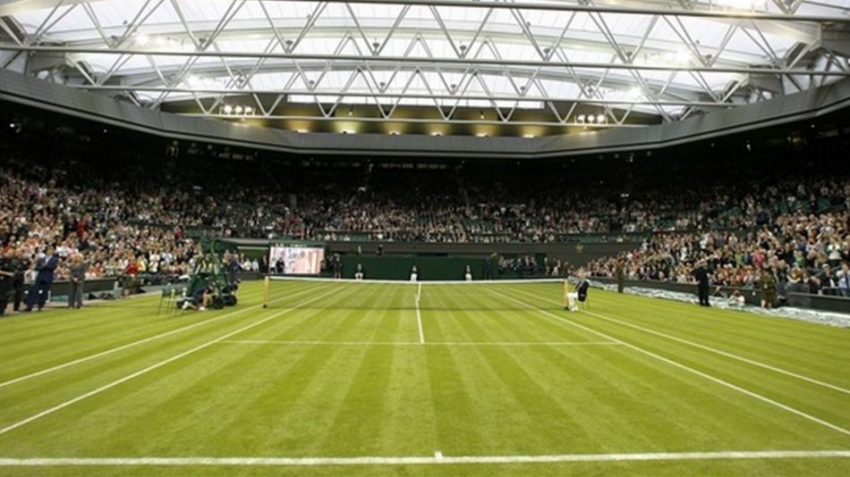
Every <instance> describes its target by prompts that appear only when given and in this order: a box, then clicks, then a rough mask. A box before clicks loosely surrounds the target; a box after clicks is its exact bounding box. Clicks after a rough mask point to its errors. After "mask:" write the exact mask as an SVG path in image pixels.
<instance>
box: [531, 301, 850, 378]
mask: <svg viewBox="0 0 850 477" xmlns="http://www.w3.org/2000/svg"><path fill="white" fill-rule="evenodd" d="M517 293H520V294H523V295H525V296H528V297H532V296H534V295H530V294H528V293H525V292H523V291H520V290H517ZM535 298H539V297H535ZM543 301H547V302H549V303H555V302H554V301H552V300H546V299H543ZM582 311H583V312H584V313H586V314H588V315H591V316H595V317H597V318H602V319H603V320H607V321H610V322H612V323H617V324H620V325H623V326H628V327H629V328H634V329H636V330H641V331H643V332H646V333H649V334H653V335H655V336H660V337H662V338H666V339H668V340H671V341H676V342H677V343H682V344H686V345H688V346H693V347H695V348H699V349H701V350H704V351H708V352H710V353H715V354H719V355H721V356H725V357H727V358H731V359H734V360H737V361H741V362H743V363H747V364H751V365H753V366H757V367H759V368H763V369H767V370H770V371H773V372H775V373H779V374H782V375H785V376H789V377H792V378H795V379H799V380H802V381H806V382H807V383H811V384H816V385H818V386H823V387H825V388H829V389H832V390H833V391H838V392H841V393H844V394H850V389H847V388H843V387H841V386H836V385H835V384H830V383H827V382H824V381H819V380H817V379H814V378H810V377H808V376H804V375H802V374H797V373H794V372H792V371H788V370H785V369H782V368H777V367H776V366H771V365H769V364H765V363H762V362H759V361H754V360H752V359H749V358H745V357H743V356H738V355H736V354H732V353H729V352H726V351H722V350H719V349H717V348H712V347H710V346H706V345H702V344H699V343H695V342H693V341H689V340H686V339H682V338H677V337H675V336H672V335H668V334H666V333H662V332H660V331H655V330H652V329H650V328H646V327H643V326H640V325H635V324H632V323H629V322H626V321H622V320H618V319H616V318H611V317H610V316H605V315H600V314H599V313H594V312H592V311H587V310H582Z"/></svg>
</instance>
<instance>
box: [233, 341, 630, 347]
mask: <svg viewBox="0 0 850 477" xmlns="http://www.w3.org/2000/svg"><path fill="white" fill-rule="evenodd" d="M219 343H222V344H245V345H264V344H280V345H292V346H324V345H326V346H420V345H423V344H424V345H426V346H522V347H527V346H621V344H620V343H616V342H613V341H572V342H571V341H442V342H440V341H429V342H427V343H419V342H413V341H304V340H291V341H289V340H224V341H220V342H219Z"/></svg>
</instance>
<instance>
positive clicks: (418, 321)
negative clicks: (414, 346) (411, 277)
mask: <svg viewBox="0 0 850 477" xmlns="http://www.w3.org/2000/svg"><path fill="white" fill-rule="evenodd" d="M420 298H422V284H421V283H420V284H419V286H418V287H417V288H416V324H417V325H418V326H419V344H425V332H423V331H422V312H420V311H419V299H420Z"/></svg>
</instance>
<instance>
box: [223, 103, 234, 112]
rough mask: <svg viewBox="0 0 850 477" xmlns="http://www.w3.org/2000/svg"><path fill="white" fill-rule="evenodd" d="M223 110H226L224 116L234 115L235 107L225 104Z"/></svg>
mask: <svg viewBox="0 0 850 477" xmlns="http://www.w3.org/2000/svg"><path fill="white" fill-rule="evenodd" d="M223 109H224V114H231V113H233V106H231V105H229V104H225V105H224V108H223Z"/></svg>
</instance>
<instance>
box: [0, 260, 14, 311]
mask: <svg viewBox="0 0 850 477" xmlns="http://www.w3.org/2000/svg"><path fill="white" fill-rule="evenodd" d="M14 276H15V264H14V259H13V249H9V250H8V251H6V252H5V253H4V254H3V256H2V257H0V316H4V315H5V314H6V305H7V304H8V303H9V295H8V294H9V289H10V288H11V286H12V279H13V278H14Z"/></svg>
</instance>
